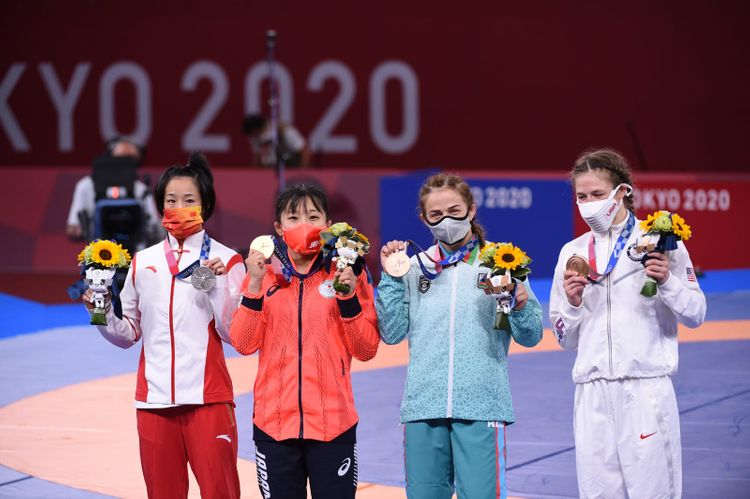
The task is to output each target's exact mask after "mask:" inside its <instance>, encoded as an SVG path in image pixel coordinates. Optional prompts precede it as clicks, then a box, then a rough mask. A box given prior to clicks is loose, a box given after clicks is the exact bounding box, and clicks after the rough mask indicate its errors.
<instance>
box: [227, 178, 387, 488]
mask: <svg viewBox="0 0 750 499" xmlns="http://www.w3.org/2000/svg"><path fill="white" fill-rule="evenodd" d="M327 223H328V224H330V221H329V220H328V208H327V203H326V199H325V196H324V194H323V193H322V192H321V191H320V190H319V189H317V188H315V187H310V186H301V185H294V186H291V187H289V188H288V189H287V190H285V191H284V192H282V193H281V194H280V195H279V198H278V200H277V203H276V223H275V224H274V225H275V228H276V231H277V233H278V235H280V236H282V237H283V241H284V242H283V243H281V242H277V251H278V252H279V253H278V254H277V257H278V258H280V259H282V261H284V265H285V269H284V270H285V275H286V276H287V279H283V278H280V279H278V278H277V277H275V276H274V273H273V272H272V271H271V268H270V267H271V266H270V265H269V266H266V263H265V258H264V256H263V255H262V254H261V253H260V252H257V251H255V250H250V253H249V255H248V258H247V260H246V263H247V265H248V276H247V278H246V279H245V282H244V283H243V295H244V296H243V298H242V304H241V305H240V307H239V308H238V309H237V311H236V312H235V314H234V318H233V320H232V325H231V338H232V344H233V345H234V347H235V348H236V349H237V351H238V352H240V353H242V354H245V355H249V354H251V353H254V352H256V351H260V357H259V363H258V374H257V377H256V379H255V388H254V392H253V393H254V404H255V405H254V408H253V423H254V433H253V438H254V440H255V446H256V464H257V467H258V485H259V487H260V492H261V495H262V496H263V497H273V498H282V499H304V498H305V497H306V495H307V494H306V485H307V480H308V478H309V480H310V489H311V492H312V496H313V498H316V499H317V498H325V499H338V498H351V497H354V495H355V492H356V488H357V451H356V425H357V421H358V419H357V412H356V410H355V408H354V398H353V395H352V387H351V360H352V356H354V357H356V358H357V359H359V360H363V361H366V360H369V359H371V358H373V357H374V356H375V353H376V352H377V348H378V342H379V336H378V329H377V319H376V316H375V307H374V303H373V289H372V286H371V285H370V284H369V283H368V281H367V275H366V272H364V271H362V272H360V273H359V275H358V276H355V273H354V272H353V270H352V268H351V267H348V268H346V269H345V270H344V271H342V272H339V271H336V270H335V265H330V262H328V261H326V259H325V258H324V257H323V254H322V253H321V252H320V235H319V234H320V231H321V229H323V228H325V227H326V224H327ZM336 277H338V278H339V281H340V282H341V283H343V284H347V285H350V288H351V289H352V292H351V293H350V294H349V295H345V296H344V295H341V294H338V293H336V292H335V291H334V289H333V281H334V279H335V278H336Z"/></svg>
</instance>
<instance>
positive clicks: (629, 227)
mask: <svg viewBox="0 0 750 499" xmlns="http://www.w3.org/2000/svg"><path fill="white" fill-rule="evenodd" d="M633 227H635V215H633V213H632V212H631V213H630V216H628V223H627V224H625V228H624V229H623V230H622V232H621V233H620V237H618V238H617V242H616V243H615V247H614V248H612V254H611V255H610V257H609V262H608V263H607V268H605V269H604V272H602V273H601V274H599V272H598V271H597V269H596V251H595V248H594V243H595V241H594V233H593V232H592V233H591V237H590V238H589V279H591V280H592V281H599V280H601V279H602V278H604V276H606V275H607V274H609V273H610V272H612V270H614V268H615V265H617V262H618V260H619V259H620V255H622V252H623V250H624V249H625V244H626V243H627V242H628V239H630V234H631V233H632V232H633Z"/></svg>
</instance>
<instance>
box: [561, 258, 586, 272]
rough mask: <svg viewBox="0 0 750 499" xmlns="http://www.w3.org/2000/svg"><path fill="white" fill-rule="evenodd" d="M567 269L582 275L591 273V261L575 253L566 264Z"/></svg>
mask: <svg viewBox="0 0 750 499" xmlns="http://www.w3.org/2000/svg"><path fill="white" fill-rule="evenodd" d="M565 270H572V271H573V272H576V273H577V274H578V275H579V276H581V277H586V276H587V275H589V263H588V262H587V261H586V259H585V258H583V257H582V256H580V255H573V256H571V257H570V258H568V261H567V263H566V264H565Z"/></svg>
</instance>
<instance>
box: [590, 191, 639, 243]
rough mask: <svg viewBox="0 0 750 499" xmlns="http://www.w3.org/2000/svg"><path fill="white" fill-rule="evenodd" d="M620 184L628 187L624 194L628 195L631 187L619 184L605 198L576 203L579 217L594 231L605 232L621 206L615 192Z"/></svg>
mask: <svg viewBox="0 0 750 499" xmlns="http://www.w3.org/2000/svg"><path fill="white" fill-rule="evenodd" d="M622 186H625V187H627V188H628V192H627V193H626V194H625V196H630V194H631V193H632V192H633V188H632V187H631V186H629V185H628V184H620V185H618V186H617V187H615V188H614V189H613V190H612V192H611V193H610V194H609V197H608V198H607V199H600V200H599V201H588V202H586V203H581V202H579V203H578V211H579V212H581V217H582V218H583V220H584V221H585V222H586V223H587V224H588V226H589V227H591V230H593V231H594V232H607V231H608V230H609V228H610V227H612V222H613V221H614V219H615V217H616V216H617V212H619V211H620V206H622V199H621V200H619V201H617V200H616V199H615V194H617V191H618V190H619V189H620V187H622ZM623 199H624V198H623Z"/></svg>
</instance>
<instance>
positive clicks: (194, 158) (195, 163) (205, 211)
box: [154, 151, 216, 222]
mask: <svg viewBox="0 0 750 499" xmlns="http://www.w3.org/2000/svg"><path fill="white" fill-rule="evenodd" d="M175 177H190V178H192V179H193V180H194V181H195V183H196V185H197V186H198V192H199V193H200V195H201V212H202V213H201V215H202V216H203V221H204V222H206V221H208V219H209V218H211V214H213V212H214V206H215V205H216V191H214V176H213V174H212V173H211V169H210V167H209V166H208V160H207V159H206V157H205V156H204V155H203V153H201V152H198V151H193V152H191V153H190V157H189V158H188V162H187V164H186V165H174V166H170V167H169V168H168V169H167V171H165V172H164V173H162V174H161V177H159V182H158V183H157V184H156V191H155V195H154V198H155V201H156V209H157V210H159V213H160V214H162V215H164V195H165V191H166V189H167V184H168V183H169V181H170V180H172V179H173V178H175Z"/></svg>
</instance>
